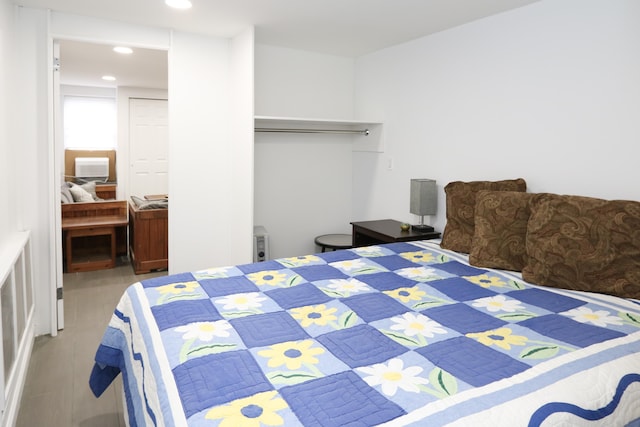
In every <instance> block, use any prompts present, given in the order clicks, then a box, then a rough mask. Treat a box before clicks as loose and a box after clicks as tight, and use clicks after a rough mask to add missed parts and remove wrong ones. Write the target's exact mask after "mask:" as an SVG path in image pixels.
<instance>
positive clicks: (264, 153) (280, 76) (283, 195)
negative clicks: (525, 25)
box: [254, 45, 354, 258]
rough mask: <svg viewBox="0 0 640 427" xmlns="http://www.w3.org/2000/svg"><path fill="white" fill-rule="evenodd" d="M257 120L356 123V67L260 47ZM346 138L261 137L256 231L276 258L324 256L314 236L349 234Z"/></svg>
mask: <svg viewBox="0 0 640 427" xmlns="http://www.w3.org/2000/svg"><path fill="white" fill-rule="evenodd" d="M255 68H256V71H255V81H256V83H255V85H256V87H255V105H256V115H259V116H275V117H306V118H323V119H353V117H354V116H353V95H354V81H353V78H354V61H353V60H352V59H349V58H344V57H338V56H332V55H325V54H317V53H312V52H305V51H300V50H294V49H288V48H281V47H275V46H267V45H257V46H256V64H255ZM351 141H352V140H351V137H349V136H344V135H315V134H314V135H308V134H277V133H276V134H271V133H270V134H263V133H256V135H255V160H254V163H255V192H254V197H255V207H254V212H255V224H256V225H263V226H264V227H265V228H266V229H267V231H268V233H269V238H270V250H271V257H272V258H280V257H288V256H296V255H305V254H310V253H313V252H315V251H316V250H318V248H316V246H315V245H314V243H313V239H314V237H315V236H317V235H320V234H326V233H350V232H351V226H350V225H349V222H350V221H351V220H352V218H351V207H350V206H351V198H352V192H351V180H352V170H351V169H352V166H351V165H352V160H351V156H352V142H351Z"/></svg>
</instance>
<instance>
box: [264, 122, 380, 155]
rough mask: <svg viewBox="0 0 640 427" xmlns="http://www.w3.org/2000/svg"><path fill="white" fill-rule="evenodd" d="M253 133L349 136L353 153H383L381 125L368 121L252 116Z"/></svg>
mask: <svg viewBox="0 0 640 427" xmlns="http://www.w3.org/2000/svg"><path fill="white" fill-rule="evenodd" d="M254 130H255V132H260V133H262V132H267V133H326V134H351V135H352V140H353V151H368V152H378V153H380V152H383V151H384V145H383V138H382V131H383V123H382V122H378V121H368V120H340V119H316V118H305V117H275V116H254Z"/></svg>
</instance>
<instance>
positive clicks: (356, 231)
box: [351, 219, 440, 248]
mask: <svg viewBox="0 0 640 427" xmlns="http://www.w3.org/2000/svg"><path fill="white" fill-rule="evenodd" d="M400 224H402V222H400V221H396V220H394V219H380V220H377V221H361V222H352V223H351V225H352V226H353V247H354V248H355V247H358V246H368V245H377V244H380V243H393V242H411V241H415V240H429V239H437V238H439V237H440V233H438V232H437V231H432V232H428V233H417V232H416V231H414V230H412V229H409V230H407V231H402V230H401V229H400Z"/></svg>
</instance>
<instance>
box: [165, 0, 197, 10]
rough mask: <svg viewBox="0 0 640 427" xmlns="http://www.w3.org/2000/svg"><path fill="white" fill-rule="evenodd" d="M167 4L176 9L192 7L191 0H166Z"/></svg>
mask: <svg viewBox="0 0 640 427" xmlns="http://www.w3.org/2000/svg"><path fill="white" fill-rule="evenodd" d="M164 2H165V4H166V5H167V6H169V7H172V8H174V9H191V6H192V4H191V2H190V1H189V0H164Z"/></svg>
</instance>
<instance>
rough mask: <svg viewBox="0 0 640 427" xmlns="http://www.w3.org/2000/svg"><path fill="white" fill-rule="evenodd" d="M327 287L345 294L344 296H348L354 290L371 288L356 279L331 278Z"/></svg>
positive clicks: (368, 289) (361, 290) (362, 290)
mask: <svg viewBox="0 0 640 427" xmlns="http://www.w3.org/2000/svg"><path fill="white" fill-rule="evenodd" d="M328 288H329V289H333V290H334V291H336V292H339V293H340V294H341V295H345V294H346V295H345V296H349V295H350V294H351V293H354V292H367V291H370V290H371V288H370V287H369V286H367V285H366V284H365V283H362V282H361V281H359V280H357V279H334V280H331V284H330V285H329V286H328Z"/></svg>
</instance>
